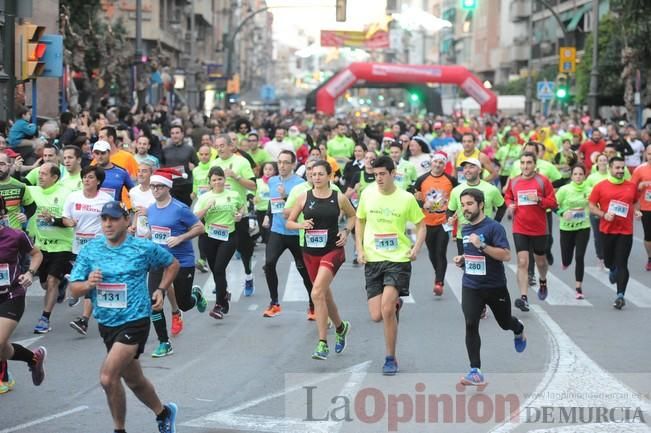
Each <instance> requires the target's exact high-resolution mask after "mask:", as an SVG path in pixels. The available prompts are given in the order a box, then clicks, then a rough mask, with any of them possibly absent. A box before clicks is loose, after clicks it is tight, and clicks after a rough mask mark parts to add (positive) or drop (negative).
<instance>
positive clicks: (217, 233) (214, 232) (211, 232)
mask: <svg viewBox="0 0 651 433" xmlns="http://www.w3.org/2000/svg"><path fill="white" fill-rule="evenodd" d="M208 237H209V238H212V239H217V240H218V241H227V240H228V226H223V225H219V224H210V226H208Z"/></svg>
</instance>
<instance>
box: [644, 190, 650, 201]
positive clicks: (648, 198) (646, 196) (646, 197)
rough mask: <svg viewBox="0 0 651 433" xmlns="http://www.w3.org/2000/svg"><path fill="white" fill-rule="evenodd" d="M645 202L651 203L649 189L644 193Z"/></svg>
mask: <svg viewBox="0 0 651 433" xmlns="http://www.w3.org/2000/svg"><path fill="white" fill-rule="evenodd" d="M644 200H646V201H649V202H651V189H647V190H646V192H645V193H644Z"/></svg>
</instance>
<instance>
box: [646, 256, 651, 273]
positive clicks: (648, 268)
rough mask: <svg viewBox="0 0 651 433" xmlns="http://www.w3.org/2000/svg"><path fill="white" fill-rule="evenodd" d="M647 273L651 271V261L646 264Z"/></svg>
mask: <svg viewBox="0 0 651 433" xmlns="http://www.w3.org/2000/svg"><path fill="white" fill-rule="evenodd" d="M644 269H646V270H647V271H651V259H649V261H648V262H646V266H645V267H644Z"/></svg>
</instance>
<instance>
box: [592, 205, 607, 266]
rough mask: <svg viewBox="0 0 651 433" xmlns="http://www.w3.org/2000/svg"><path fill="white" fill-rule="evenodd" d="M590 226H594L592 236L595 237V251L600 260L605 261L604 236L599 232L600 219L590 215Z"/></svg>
mask: <svg viewBox="0 0 651 433" xmlns="http://www.w3.org/2000/svg"><path fill="white" fill-rule="evenodd" d="M590 225H591V226H592V234H593V237H594V251H595V254H597V258H598V259H599V260H603V259H604V245H603V239H602V234H601V232H600V231H599V217H598V216H596V215H590Z"/></svg>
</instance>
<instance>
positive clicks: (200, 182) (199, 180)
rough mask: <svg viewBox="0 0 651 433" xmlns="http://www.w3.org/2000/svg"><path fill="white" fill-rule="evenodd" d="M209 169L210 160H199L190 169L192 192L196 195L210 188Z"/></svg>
mask: <svg viewBox="0 0 651 433" xmlns="http://www.w3.org/2000/svg"><path fill="white" fill-rule="evenodd" d="M209 171H210V162H199V164H198V165H197V166H196V167H195V168H194V169H193V170H192V192H193V193H194V194H195V195H196V196H197V197H199V196H200V195H202V194H203V193H205V192H206V191H208V190H209V189H210V179H208V172H209Z"/></svg>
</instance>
